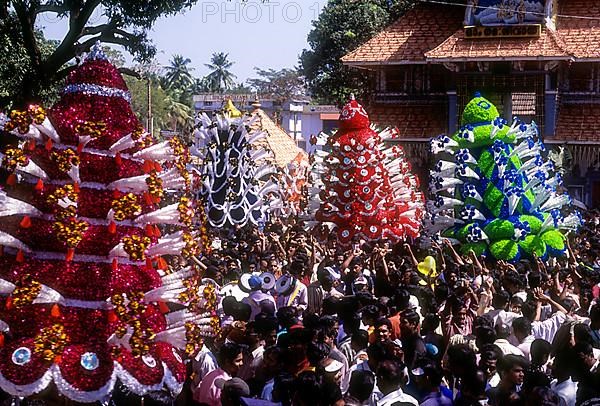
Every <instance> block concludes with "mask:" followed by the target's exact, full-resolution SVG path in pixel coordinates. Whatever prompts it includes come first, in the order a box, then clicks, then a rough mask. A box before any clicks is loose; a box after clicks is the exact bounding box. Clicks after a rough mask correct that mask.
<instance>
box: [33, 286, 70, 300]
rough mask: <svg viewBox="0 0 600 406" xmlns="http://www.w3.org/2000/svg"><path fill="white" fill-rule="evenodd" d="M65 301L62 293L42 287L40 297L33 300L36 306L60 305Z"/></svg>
mask: <svg viewBox="0 0 600 406" xmlns="http://www.w3.org/2000/svg"><path fill="white" fill-rule="evenodd" d="M62 300H63V297H62V296H61V294H60V293H58V292H57V291H55V290H54V289H52V288H50V287H48V286H46V285H42V289H41V290H40V293H39V294H38V296H37V297H36V298H35V299H34V300H33V303H35V304H49V303H60V302H61V301H62Z"/></svg>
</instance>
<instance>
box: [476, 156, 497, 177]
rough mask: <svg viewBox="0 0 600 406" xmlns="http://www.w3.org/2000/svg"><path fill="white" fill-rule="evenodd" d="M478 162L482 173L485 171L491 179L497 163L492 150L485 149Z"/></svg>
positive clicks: (485, 174) (484, 173) (486, 175)
mask: <svg viewBox="0 0 600 406" xmlns="http://www.w3.org/2000/svg"><path fill="white" fill-rule="evenodd" d="M477 164H478V166H479V169H480V170H481V173H483V175H484V176H485V177H486V178H488V179H489V178H491V177H492V173H493V172H494V167H495V166H496V164H495V162H494V155H493V154H492V153H491V152H489V151H483V152H482V153H481V156H480V157H479V159H478V161H477Z"/></svg>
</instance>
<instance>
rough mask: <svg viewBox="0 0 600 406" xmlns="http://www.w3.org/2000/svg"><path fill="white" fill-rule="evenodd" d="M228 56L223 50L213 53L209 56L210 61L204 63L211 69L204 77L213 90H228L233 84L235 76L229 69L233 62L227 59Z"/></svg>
mask: <svg viewBox="0 0 600 406" xmlns="http://www.w3.org/2000/svg"><path fill="white" fill-rule="evenodd" d="M228 57H229V54H226V53H225V52H218V53H214V54H213V55H212V58H210V63H207V64H205V65H206V67H207V68H208V69H210V70H211V72H210V73H209V74H208V76H206V78H207V79H208V81H209V83H210V87H211V90H212V91H213V92H222V91H225V90H229V89H231V88H232V87H233V86H234V84H235V82H234V79H235V78H236V76H235V75H234V74H233V73H231V72H230V71H229V69H230V68H231V67H232V66H233V62H231V61H229V60H228V59H227V58H228Z"/></svg>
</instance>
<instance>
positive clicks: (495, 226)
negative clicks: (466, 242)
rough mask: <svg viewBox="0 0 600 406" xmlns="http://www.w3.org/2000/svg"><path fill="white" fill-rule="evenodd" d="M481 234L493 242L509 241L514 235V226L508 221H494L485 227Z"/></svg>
mask: <svg viewBox="0 0 600 406" xmlns="http://www.w3.org/2000/svg"><path fill="white" fill-rule="evenodd" d="M483 232H484V233H485V234H486V235H487V236H488V237H489V238H490V240H493V241H496V240H504V239H510V238H512V236H513V235H514V233H515V226H514V225H513V223H511V222H510V221H508V220H502V219H496V220H493V221H492V222H490V223H489V224H488V225H487V226H485V227H484V229H483Z"/></svg>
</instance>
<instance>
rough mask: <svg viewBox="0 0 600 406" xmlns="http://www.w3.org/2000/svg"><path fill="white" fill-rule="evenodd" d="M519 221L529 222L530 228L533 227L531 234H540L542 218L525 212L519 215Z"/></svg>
mask: <svg viewBox="0 0 600 406" xmlns="http://www.w3.org/2000/svg"><path fill="white" fill-rule="evenodd" d="M519 221H520V222H521V223H528V224H529V228H530V229H531V234H538V233H539V232H540V230H541V229H542V220H540V219H539V218H537V217H535V216H531V215H528V214H524V215H522V216H519Z"/></svg>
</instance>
